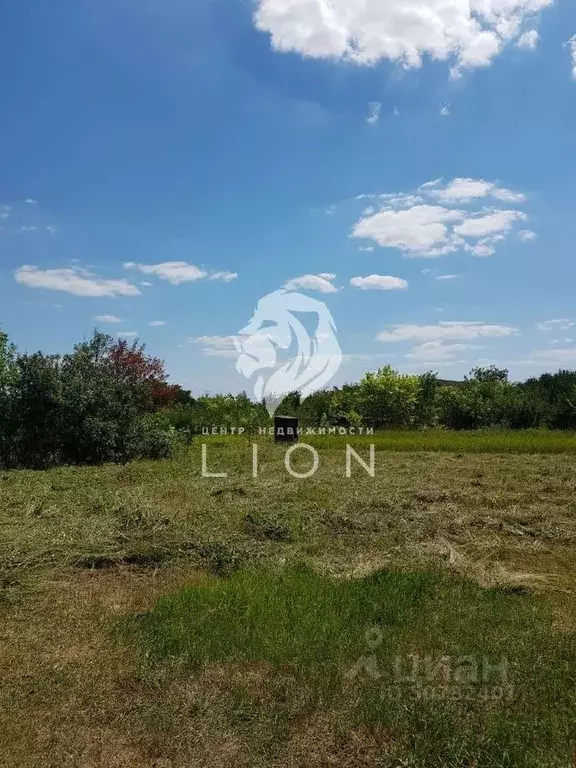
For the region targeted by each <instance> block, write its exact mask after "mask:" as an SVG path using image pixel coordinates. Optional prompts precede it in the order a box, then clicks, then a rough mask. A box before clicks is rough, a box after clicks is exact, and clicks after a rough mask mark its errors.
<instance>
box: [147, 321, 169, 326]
mask: <svg viewBox="0 0 576 768" xmlns="http://www.w3.org/2000/svg"><path fill="white" fill-rule="evenodd" d="M148 325H149V326H150V327H151V328H161V327H162V326H163V325H166V321H165V320H151V321H150V322H149V323H148Z"/></svg>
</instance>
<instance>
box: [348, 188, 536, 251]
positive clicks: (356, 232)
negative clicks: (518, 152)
mask: <svg viewBox="0 0 576 768" xmlns="http://www.w3.org/2000/svg"><path fill="white" fill-rule="evenodd" d="M375 197H377V198H378V199H379V201H380V205H381V207H380V209H379V210H375V209H373V211H372V212H369V211H364V213H363V214H362V216H361V217H360V219H359V220H358V221H357V222H356V224H355V226H354V228H353V230H352V235H351V236H352V237H355V238H364V239H366V240H372V241H374V242H375V243H377V244H378V245H379V246H381V247H382V248H397V249H398V250H400V251H403V252H404V254H405V255H406V256H409V257H413V256H420V257H437V256H444V255H446V254H448V253H453V252H455V251H458V250H464V251H468V252H470V253H473V254H474V255H476V256H491V255H492V254H493V253H494V251H495V246H496V244H497V243H498V242H501V241H502V240H504V239H505V237H506V235H507V234H508V233H509V232H510V231H511V230H512V229H513V228H514V226H515V224H516V223H517V222H520V221H525V220H526V219H527V218H528V217H527V215H526V214H525V213H524V212H523V211H519V210H517V209H515V208H497V207H486V206H480V205H479V201H480V200H482V199H484V198H492V199H499V200H502V201H506V202H509V203H510V202H522V201H523V200H525V199H526V198H525V195H523V194H522V193H519V192H514V191H512V190H509V189H506V188H504V187H500V186H498V185H497V184H496V183H494V182H489V181H484V180H483V179H468V178H457V179H454V180H453V181H451V182H449V183H448V184H444V183H443V182H442V179H435V180H433V181H429V182H426V183H425V184H422V185H421V186H420V187H418V189H417V190H416V191H415V192H412V193H403V192H400V193H386V194H381V195H377V196H375ZM471 203H475V204H476V208H474V207H470V204H471ZM465 206H466V207H465ZM524 231H528V230H524ZM470 241H472V242H470Z"/></svg>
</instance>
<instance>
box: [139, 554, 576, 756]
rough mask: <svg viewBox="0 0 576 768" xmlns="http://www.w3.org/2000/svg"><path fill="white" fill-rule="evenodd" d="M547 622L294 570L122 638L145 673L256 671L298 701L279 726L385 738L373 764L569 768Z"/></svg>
mask: <svg viewBox="0 0 576 768" xmlns="http://www.w3.org/2000/svg"><path fill="white" fill-rule="evenodd" d="M552 620H553V613H552V611H551V610H550V606H549V605H548V604H547V603H546V601H545V600H543V599H541V598H535V597H533V596H530V595H529V594H523V593H522V592H520V593H519V594H517V593H515V592H510V591H506V590H501V589H489V590H483V589H480V588H479V587H478V586H477V585H475V584H472V583H470V582H465V581H454V580H449V579H446V578H445V577H442V576H440V575H434V574H430V573H398V572H396V573H395V572H378V573H375V574H373V575H371V576H369V577H366V578H364V579H362V580H352V581H350V580H333V579H329V578H326V577H322V576H319V575H318V574H315V573H314V572H312V571H310V570H308V569H306V568H291V569H285V570H283V571H281V572H278V573H272V572H270V571H267V570H265V569H260V570H242V571H240V572H238V573H236V574H235V575H234V576H233V577H232V578H231V579H230V580H228V581H224V582H216V583H214V584H209V585H205V586H200V587H197V588H194V589H185V590H182V591H179V592H177V593H175V594H173V595H169V596H167V597H165V598H162V599H161V600H160V601H159V602H158V603H157V605H156V606H155V608H154V609H153V610H152V611H150V612H149V613H147V614H145V615H144V616H140V617H138V618H137V619H136V620H133V621H131V622H129V624H128V632H129V634H131V635H132V636H135V637H136V638H137V639H138V641H139V643H140V646H141V649H142V653H143V654H144V656H145V658H146V659H147V661H148V662H154V663H160V662H166V661H169V662H172V663H174V662H175V661H177V662H181V663H182V664H184V666H185V667H187V668H189V669H191V670H200V669H202V668H209V667H210V666H216V665H225V666H226V665H240V666H245V667H246V668H249V667H250V665H253V664H254V663H262V662H265V663H266V664H267V665H269V667H270V672H269V675H271V676H272V677H274V676H278V675H279V676H284V677H285V676H288V677H291V678H293V679H295V680H296V681H297V684H298V685H299V686H302V687H304V688H306V689H307V690H308V696H307V697H306V699H305V701H304V703H303V705H302V711H301V712H300V713H298V712H294V709H293V708H292V707H289V708H288V712H287V711H286V708H285V707H283V706H282V702H281V701H277V702H275V706H276V717H277V718H278V719H279V720H280V721H281V720H282V719H284V718H288V719H292V720H293V719H294V718H297V717H298V716H299V715H300V716H304V715H305V714H308V715H309V714H310V709H311V708H315V707H319V708H322V709H323V710H324V711H327V712H329V713H330V715H331V717H332V718H334V720H336V721H339V722H341V723H342V724H344V723H346V722H348V723H349V724H350V725H352V724H353V725H354V727H357V728H358V727H364V728H367V729H368V730H370V731H373V732H375V733H376V734H378V733H380V734H386V735H387V737H388V738H389V739H390V740H391V743H392V744H393V746H392V747H391V748H390V750H389V753H388V754H386V753H384V754H383V755H382V759H383V760H384V759H389V760H392V759H396V760H403V761H405V762H402V763H400V762H399V763H396V764H398V765H411V766H422V768H433V767H434V766H459V765H461V766H471V765H474V766H476V768H496V767H498V768H503V767H504V766H510V768H512V766H515V767H517V768H542V766H568V765H569V764H570V759H571V756H572V750H573V749H574V746H575V745H576V687H575V686H576V646H575V644H574V635H573V634H566V633H563V632H562V631H559V630H558V629H554V628H553V627H552V626H551V624H552ZM414 659H416V660H417V661H416V668H414V667H413V666H412V665H413V664H414V663H415V662H414ZM442 660H443V661H442ZM414 669H416V673H415V674H413V670H414ZM236 694H237V696H240V700H241V701H243V702H244V706H246V697H247V699H248V700H249V701H251V702H252V706H254V705H256V704H257V700H258V696H259V695H260V694H259V693H258V694H256V695H255V696H254V695H251V694H249V693H248V692H247V691H246V690H243V689H242V686H240V688H239V689H237V692H236ZM384 764H390V765H391V764H392V763H391V762H390V763H384Z"/></svg>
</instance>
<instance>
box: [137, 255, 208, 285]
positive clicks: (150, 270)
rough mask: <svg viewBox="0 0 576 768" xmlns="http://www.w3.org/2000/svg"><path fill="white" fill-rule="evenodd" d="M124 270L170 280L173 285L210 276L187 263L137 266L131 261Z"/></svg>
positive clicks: (168, 262)
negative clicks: (137, 271) (136, 270)
mask: <svg viewBox="0 0 576 768" xmlns="http://www.w3.org/2000/svg"><path fill="white" fill-rule="evenodd" d="M124 268H125V269H138V270H139V271H140V272H143V273H144V274H145V275H156V277H159V278H160V279H161V280H168V281H169V282H170V283H172V285H179V284H180V283H187V282H194V281H195V280H202V278H204V277H207V276H208V273H207V272H204V270H202V269H200V267H197V266H196V265H195V264H188V263H187V262H186V261H164V262H161V263H160V264H136V263H135V262H133V261H129V262H127V263H126V264H124Z"/></svg>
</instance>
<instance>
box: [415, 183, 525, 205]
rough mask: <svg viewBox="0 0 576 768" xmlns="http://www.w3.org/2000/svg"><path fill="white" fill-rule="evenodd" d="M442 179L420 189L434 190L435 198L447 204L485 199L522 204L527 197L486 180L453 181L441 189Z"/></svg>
mask: <svg viewBox="0 0 576 768" xmlns="http://www.w3.org/2000/svg"><path fill="white" fill-rule="evenodd" d="M441 182H442V180H441V179H436V180H434V181H432V182H428V183H427V184H423V185H422V186H421V187H420V189H421V190H423V189H433V191H432V193H431V194H432V195H433V197H437V198H438V199H439V200H442V201H443V202H446V203H469V202H470V201H471V200H475V199H478V198H484V197H494V198H496V199H497V200H503V201H505V202H507V203H522V202H524V200H525V199H526V196H525V195H523V194H521V193H519V192H513V191H512V190H510V189H506V188H505V187H499V186H498V184H496V183H495V182H491V181H484V179H466V178H464V179H462V178H458V179H453V181H451V182H450V183H449V184H447V185H446V186H444V187H439V186H438V185H439V184H441Z"/></svg>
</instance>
